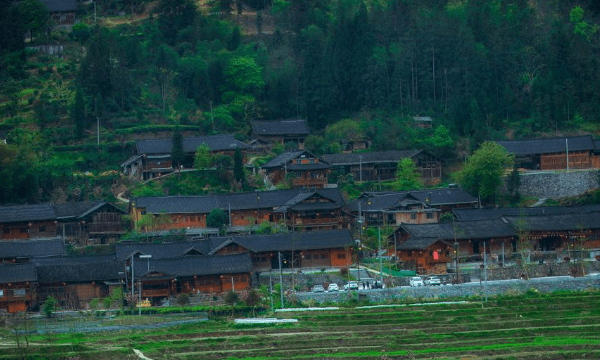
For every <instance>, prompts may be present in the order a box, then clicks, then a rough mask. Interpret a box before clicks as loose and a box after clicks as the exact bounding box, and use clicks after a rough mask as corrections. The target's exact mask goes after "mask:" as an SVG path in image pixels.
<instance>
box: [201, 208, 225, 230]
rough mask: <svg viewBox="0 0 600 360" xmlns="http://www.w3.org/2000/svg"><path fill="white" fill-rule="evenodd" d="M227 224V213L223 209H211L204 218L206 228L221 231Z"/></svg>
mask: <svg viewBox="0 0 600 360" xmlns="http://www.w3.org/2000/svg"><path fill="white" fill-rule="evenodd" d="M228 222H229V218H228V217H227V213H225V211H223V209H218V208H215V209H212V210H211V211H210V213H208V215H207V216H206V226H208V227H212V228H217V229H223V227H224V226H225V225H226V224H227V223H228Z"/></svg>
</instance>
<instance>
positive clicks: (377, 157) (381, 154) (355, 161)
mask: <svg viewBox="0 0 600 360" xmlns="http://www.w3.org/2000/svg"><path fill="white" fill-rule="evenodd" d="M421 152H423V150H389V151H371V152H366V153H351V154H326V155H323V159H325V161H327V162H328V163H330V164H331V165H333V166H342V165H360V164H361V163H362V164H363V165H364V164H376V163H393V162H398V161H400V160H401V159H405V158H409V159H412V158H413V157H415V156H417V155H418V154H420V153H421Z"/></svg>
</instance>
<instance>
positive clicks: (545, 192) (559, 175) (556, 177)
mask: <svg viewBox="0 0 600 360" xmlns="http://www.w3.org/2000/svg"><path fill="white" fill-rule="evenodd" d="M598 186H599V178H598V170H595V169H594V170H574V171H569V172H566V171H551V172H545V171H544V172H528V173H522V174H521V186H519V192H520V193H521V195H526V196H535V197H538V198H561V197H566V196H575V195H579V194H582V193H584V192H586V191H589V190H592V189H596V188H598Z"/></svg>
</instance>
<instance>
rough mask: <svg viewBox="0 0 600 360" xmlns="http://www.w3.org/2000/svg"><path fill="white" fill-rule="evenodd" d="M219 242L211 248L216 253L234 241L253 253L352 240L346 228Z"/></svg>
mask: <svg viewBox="0 0 600 360" xmlns="http://www.w3.org/2000/svg"><path fill="white" fill-rule="evenodd" d="M220 241H221V244H220V245H219V246H217V247H215V248H214V249H213V250H212V253H216V252H217V251H219V250H220V249H221V248H223V247H224V246H226V245H228V244H230V243H235V244H238V245H239V246H241V247H243V248H244V249H247V250H248V251H251V252H253V253H260V252H267V251H291V250H294V251H302V250H319V249H335V248H343V247H346V246H352V245H353V244H354V241H353V240H352V235H351V234H350V232H349V231H348V230H328V231H306V232H291V233H287V234H276V235H248V236H236V237H231V238H220Z"/></svg>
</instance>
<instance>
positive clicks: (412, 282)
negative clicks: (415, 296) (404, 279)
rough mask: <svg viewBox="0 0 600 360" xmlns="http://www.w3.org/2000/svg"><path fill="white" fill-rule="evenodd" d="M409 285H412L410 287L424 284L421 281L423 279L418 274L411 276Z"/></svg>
mask: <svg viewBox="0 0 600 360" xmlns="http://www.w3.org/2000/svg"><path fill="white" fill-rule="evenodd" d="M410 286H412V287H416V286H425V284H424V283H423V279H421V278H420V277H418V276H413V277H411V278H410Z"/></svg>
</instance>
